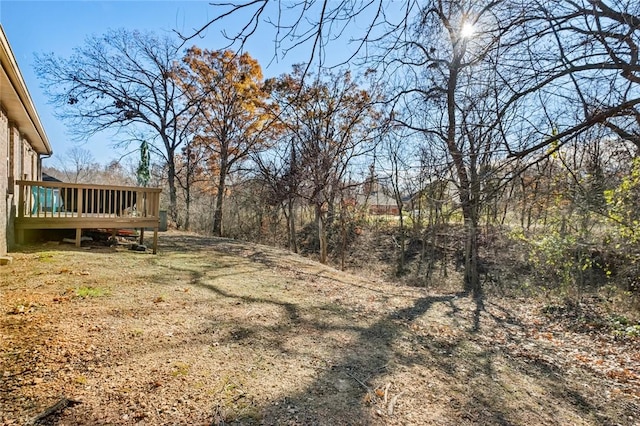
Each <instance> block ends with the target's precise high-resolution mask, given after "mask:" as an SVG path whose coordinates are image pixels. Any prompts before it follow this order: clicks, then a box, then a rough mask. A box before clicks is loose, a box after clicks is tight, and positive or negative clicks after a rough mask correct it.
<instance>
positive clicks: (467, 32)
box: [460, 22, 476, 38]
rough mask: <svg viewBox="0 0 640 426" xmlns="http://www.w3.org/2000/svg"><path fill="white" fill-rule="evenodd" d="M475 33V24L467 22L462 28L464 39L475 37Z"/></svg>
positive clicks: (461, 32) (461, 33)
mask: <svg viewBox="0 0 640 426" xmlns="http://www.w3.org/2000/svg"><path fill="white" fill-rule="evenodd" d="M475 32H476V29H475V28H474V26H473V24H472V23H470V22H465V23H464V24H462V28H460V35H461V36H462V37H463V38H470V37H473V35H474V34H475Z"/></svg>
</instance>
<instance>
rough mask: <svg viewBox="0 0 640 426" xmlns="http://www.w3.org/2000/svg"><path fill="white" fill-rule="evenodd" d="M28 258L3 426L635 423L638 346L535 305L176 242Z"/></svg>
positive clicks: (3, 319) (6, 361)
mask: <svg viewBox="0 0 640 426" xmlns="http://www.w3.org/2000/svg"><path fill="white" fill-rule="evenodd" d="M39 250H41V247H38V246H29V247H24V248H23V250H22V251H21V252H18V253H14V254H13V256H14V262H13V263H12V264H11V265H8V266H5V267H3V269H2V270H0V291H1V293H0V357H1V358H0V423H2V424H5V425H11V424H29V423H31V424H36V423H37V424H59V425H71V424H123V425H125V424H149V425H162V424H203V425H204V424H215V425H223V424H238V425H259V424H264V425H308V424H314V425H334V424H352V425H376V424H379V425H406V424H436V425H454V424H455V425H460V424H462V425H471V424H496V425H498V424H521V425H534V424H535V425H538V424H551V425H555V424H558V425H562V424H576V425H596V424H621V425H633V424H638V423H639V422H640V419H639V418H638V416H639V415H638V413H640V379H639V377H640V350H639V349H640V340H639V339H637V338H634V337H633V336H631V337H629V338H624V339H621V338H620V336H619V335H616V334H615V333H613V332H612V331H611V330H610V329H608V328H605V327H599V326H596V325H594V324H597V321H592V319H593V318H592V319H587V320H584V318H583V319H582V320H581V321H576V319H575V318H574V317H572V316H571V315H570V313H569V312H565V311H562V312H560V311H559V310H557V309H556V310H555V311H554V310H553V309H551V310H550V309H549V304H548V302H549V301H548V300H547V301H541V300H536V299H533V298H528V299H524V298H506V297H494V296H487V297H486V298H485V299H484V300H474V299H472V298H469V297H467V296H465V295H463V294H459V293H452V292H440V293H439V292H437V291H436V290H435V289H430V290H426V289H419V288H411V287H403V286H399V285H397V284H394V283H390V282H385V281H384V280H383V279H381V278H376V279H373V278H370V277H359V276H356V275H352V274H347V273H343V272H340V271H337V270H335V269H332V268H329V267H326V266H323V265H320V264H318V263H316V262H313V261H312V260H309V259H306V258H303V257H300V256H297V255H294V254H291V253H288V252H285V251H281V250H278V249H275V248H271V247H266V246H259V245H253V244H245V243H240V242H237V241H231V240H224V239H214V238H206V237H200V236H196V235H193V234H188V233H180V232H168V233H165V234H162V235H161V238H160V250H159V254H158V255H155V256H154V255H150V254H140V253H134V252H129V251H127V250H124V249H118V248H92V249H90V250H86V249H82V250H76V249H74V248H72V247H66V246H65V247H63V246H60V248H59V250H51V247H48V248H47V252H46V256H44V257H42V255H40V254H38V253H39ZM42 258H45V259H46V262H42V261H40V260H39V259H42ZM61 271H63V272H61ZM75 272H79V273H75ZM34 278H36V279H34ZM78 288H95V289H101V292H100V293H99V294H100V296H99V297H98V296H96V295H95V294H94V293H92V292H86V294H84V295H83V297H79V296H78V295H77V291H75V290H74V289H78ZM551 311H553V312H551ZM583 317H584V315H583ZM594 318H595V317H594ZM578 323H579V324H578ZM585 324H587V325H586V326H585ZM589 324H591V325H589ZM578 325H579V326H578ZM65 402H66V403H65ZM54 408H55V410H53V411H51V412H48V410H52V409H54ZM43 414H46V415H45V417H42V416H43Z"/></svg>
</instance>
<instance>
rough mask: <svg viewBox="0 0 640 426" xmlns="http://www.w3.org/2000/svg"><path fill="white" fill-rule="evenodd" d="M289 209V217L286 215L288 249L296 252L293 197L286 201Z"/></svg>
mask: <svg viewBox="0 0 640 426" xmlns="http://www.w3.org/2000/svg"><path fill="white" fill-rule="evenodd" d="M287 204H288V206H287V208H288V210H289V217H287V222H288V225H289V226H288V230H289V250H291V251H292V252H294V253H297V252H298V242H297V241H296V218H295V199H294V198H291V199H289V202H288V203H287Z"/></svg>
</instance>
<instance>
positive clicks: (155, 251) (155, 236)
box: [153, 226, 158, 254]
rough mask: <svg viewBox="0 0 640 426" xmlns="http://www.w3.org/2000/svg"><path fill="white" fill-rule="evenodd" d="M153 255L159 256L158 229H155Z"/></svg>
mask: <svg viewBox="0 0 640 426" xmlns="http://www.w3.org/2000/svg"><path fill="white" fill-rule="evenodd" d="M153 254H158V227H157V226H156V227H155V228H153Z"/></svg>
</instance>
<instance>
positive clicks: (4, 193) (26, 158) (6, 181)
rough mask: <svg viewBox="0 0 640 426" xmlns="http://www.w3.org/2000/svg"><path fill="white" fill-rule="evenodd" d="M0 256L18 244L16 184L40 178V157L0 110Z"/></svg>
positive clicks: (0, 108)
mask: <svg viewBox="0 0 640 426" xmlns="http://www.w3.org/2000/svg"><path fill="white" fill-rule="evenodd" d="M0 159H1V161H0V201H1V202H0V256H5V255H6V254H7V250H9V249H11V248H12V247H13V245H14V244H15V232H14V221H15V216H16V207H17V204H18V186H17V185H16V184H15V182H16V181H17V180H20V179H27V180H37V179H38V178H39V172H40V170H39V162H38V154H37V153H36V152H35V151H34V150H33V148H32V147H31V144H30V143H29V141H28V140H27V139H26V138H24V137H23V136H22V135H20V132H19V130H18V129H17V127H16V126H15V124H14V123H12V122H11V121H10V120H9V117H8V114H7V112H6V111H5V110H4V109H3V108H2V107H0Z"/></svg>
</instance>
